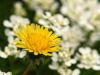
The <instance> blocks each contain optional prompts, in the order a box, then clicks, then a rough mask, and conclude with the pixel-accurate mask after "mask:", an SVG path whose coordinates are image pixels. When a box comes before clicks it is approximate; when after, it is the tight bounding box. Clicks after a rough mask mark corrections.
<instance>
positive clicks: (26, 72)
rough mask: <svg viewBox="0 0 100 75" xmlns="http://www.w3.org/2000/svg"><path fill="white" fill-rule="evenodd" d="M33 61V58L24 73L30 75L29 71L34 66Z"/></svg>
mask: <svg viewBox="0 0 100 75" xmlns="http://www.w3.org/2000/svg"><path fill="white" fill-rule="evenodd" d="M32 63H33V62H32V60H30V62H29V64H28V66H27V67H26V69H25V71H24V73H23V74H22V75H29V74H28V73H29V71H30V69H31V67H32Z"/></svg>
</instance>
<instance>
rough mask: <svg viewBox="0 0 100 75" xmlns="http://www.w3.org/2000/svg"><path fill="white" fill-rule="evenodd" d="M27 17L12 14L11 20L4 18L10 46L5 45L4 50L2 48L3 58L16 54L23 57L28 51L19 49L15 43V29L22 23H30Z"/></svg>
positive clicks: (1, 55)
mask: <svg viewBox="0 0 100 75" xmlns="http://www.w3.org/2000/svg"><path fill="white" fill-rule="evenodd" d="M29 23H30V22H29V20H28V19H27V18H23V17H21V16H16V15H12V16H11V17H10V21H9V20H4V26H5V27H6V28H5V34H6V36H7V38H8V46H5V48H4V50H3V51H2V50H0V57H1V58H8V57H9V56H15V57H16V58H23V57H24V56H25V55H26V54H27V53H26V51H25V50H18V49H17V48H16V46H15V44H14V39H15V35H14V30H15V29H16V28H18V27H20V26H21V25H26V24H29ZM16 40H17V39H16Z"/></svg>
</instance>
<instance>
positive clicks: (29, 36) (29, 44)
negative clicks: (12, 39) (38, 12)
mask: <svg viewBox="0 0 100 75" xmlns="http://www.w3.org/2000/svg"><path fill="white" fill-rule="evenodd" d="M15 35H16V36H17V37H18V38H19V39H20V40H19V41H18V40H17V41H16V46H17V47H18V48H24V49H26V50H27V51H28V52H32V53H33V54H34V55H38V54H43V55H52V54H51V53H52V52H57V51H59V50H60V46H59V44H60V42H61V40H60V38H58V36H57V35H56V34H54V33H53V32H52V31H49V30H48V28H44V27H43V26H39V25H34V24H31V25H26V26H22V27H20V28H18V29H16V30H15Z"/></svg>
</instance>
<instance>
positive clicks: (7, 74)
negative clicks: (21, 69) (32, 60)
mask: <svg viewBox="0 0 100 75" xmlns="http://www.w3.org/2000/svg"><path fill="white" fill-rule="evenodd" d="M0 75H12V73H11V72H2V71H1V70H0Z"/></svg>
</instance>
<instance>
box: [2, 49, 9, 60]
mask: <svg viewBox="0 0 100 75" xmlns="http://www.w3.org/2000/svg"><path fill="white" fill-rule="evenodd" d="M0 57H1V58H4V59H5V58H7V57H8V55H7V54H6V53H4V52H3V51H1V50H0Z"/></svg>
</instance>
